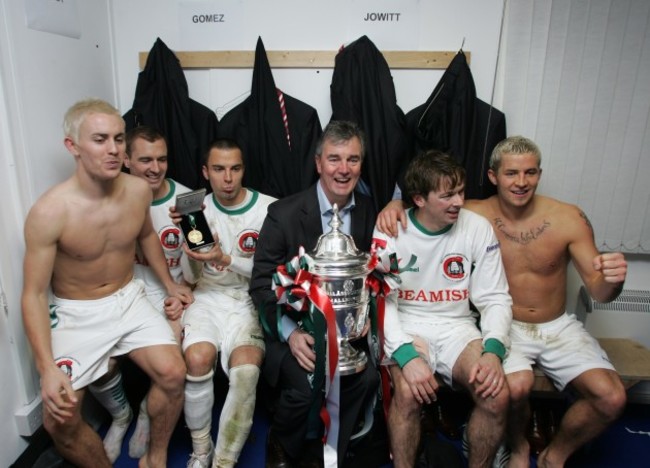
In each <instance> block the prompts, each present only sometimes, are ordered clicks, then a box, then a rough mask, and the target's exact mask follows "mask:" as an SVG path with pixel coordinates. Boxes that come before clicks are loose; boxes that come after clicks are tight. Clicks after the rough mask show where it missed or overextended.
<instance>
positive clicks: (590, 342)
mask: <svg viewBox="0 0 650 468" xmlns="http://www.w3.org/2000/svg"><path fill="white" fill-rule="evenodd" d="M510 340H511V346H510V353H509V354H508V356H507V357H506V359H505V361H504V362H503V369H504V371H505V373H506V374H511V373H513V372H518V371H524V370H532V366H533V364H537V366H538V367H539V368H540V369H541V370H543V371H544V373H545V374H546V375H547V376H548V377H549V378H550V379H551V380H552V381H553V383H554V384H555V387H556V388H557V389H558V390H563V389H564V387H566V386H567V384H569V382H571V381H572V380H573V379H575V378H576V377H578V376H579V375H580V374H582V373H583V372H586V371H588V370H590V369H610V370H615V369H614V366H612V363H611V362H610V361H609V358H608V357H607V353H605V351H604V350H603V349H602V348H601V347H600V344H598V340H596V339H595V338H594V337H592V336H591V335H590V334H589V332H587V330H585V328H584V326H583V325H582V323H581V322H579V321H578V320H577V319H576V317H575V316H574V315H570V314H567V313H566V312H565V313H564V314H562V315H561V316H560V317H558V318H556V319H555V320H552V321H550V322H546V323H525V322H519V321H516V320H513V321H512V327H511V328H510Z"/></svg>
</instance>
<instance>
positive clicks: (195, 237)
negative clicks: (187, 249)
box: [187, 229, 203, 245]
mask: <svg viewBox="0 0 650 468" xmlns="http://www.w3.org/2000/svg"><path fill="white" fill-rule="evenodd" d="M187 238H188V239H189V241H190V242H191V243H192V244H196V245H198V244H202V243H203V234H201V231H197V230H196V229H192V230H191V231H190V232H189V233H188V234H187Z"/></svg>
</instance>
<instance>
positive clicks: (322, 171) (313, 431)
mask: <svg viewBox="0 0 650 468" xmlns="http://www.w3.org/2000/svg"><path fill="white" fill-rule="evenodd" d="M363 155H364V141H363V133H362V131H361V129H360V128H359V127H358V126H357V125H356V124H354V123H351V122H346V121H334V122H330V124H329V125H328V126H327V127H326V128H325V131H324V133H323V135H322V137H321V139H320V140H319V142H318V144H317V147H316V168H317V171H318V173H319V175H320V178H319V180H318V182H316V184H314V185H313V186H311V187H310V188H308V189H307V190H305V191H303V192H300V193H297V194H294V195H291V196H289V197H287V198H284V199H282V200H279V201H277V202H275V203H273V204H271V205H270V206H269V209H268V214H267V217H266V219H265V221H264V224H263V226H262V230H261V231H260V236H259V240H258V244H257V250H256V252H255V258H254V267H253V275H252V279H251V288H250V293H251V296H252V298H253V302H254V303H255V305H256V307H257V308H258V310H259V311H260V318H261V320H262V323H263V325H264V330H265V341H266V359H265V362H264V364H263V368H262V372H263V374H264V376H265V378H266V379H267V381H268V383H269V384H270V385H271V387H273V388H275V389H277V391H278V392H279V398H278V400H277V402H276V403H275V408H274V414H273V421H272V424H271V430H270V433H269V442H268V452H267V467H268V466H273V467H284V466H291V465H292V464H293V463H294V462H296V461H298V462H299V463H300V466H322V463H323V462H322V453H323V445H322V442H320V441H321V437H322V435H323V427H322V424H321V423H320V420H319V418H318V414H319V412H318V409H319V408H320V406H321V404H322V401H323V400H322V399H323V385H322V384H323V379H322V377H321V376H319V372H315V369H316V368H317V361H318V358H317V355H319V353H320V351H319V349H318V348H316V349H315V348H314V346H315V340H314V337H313V336H312V335H310V334H309V333H307V332H306V331H305V330H303V328H302V327H301V326H299V323H298V317H297V316H296V315H293V314H292V313H291V312H289V311H288V310H284V309H280V310H279V309H278V308H277V299H276V297H275V294H274V292H273V290H272V288H271V283H272V276H273V273H274V272H275V271H276V268H277V267H278V265H281V264H285V263H286V262H288V261H290V260H291V259H292V258H293V257H294V256H295V255H297V254H298V250H299V248H300V247H301V246H302V247H304V248H305V251H307V252H310V251H312V250H313V249H314V247H315V246H316V242H317V241H318V238H319V236H320V235H321V234H323V233H324V232H329V230H330V228H329V227H328V223H329V222H330V220H331V218H332V206H333V205H334V204H337V205H338V207H339V216H340V217H341V219H342V221H343V225H342V228H341V229H342V231H343V232H346V233H347V234H349V235H351V236H352V238H353V239H354V241H355V244H356V246H357V248H359V249H360V250H363V251H368V250H369V249H370V242H371V239H372V230H373V225H374V221H375V216H376V214H375V210H374V207H373V204H372V201H371V200H370V199H369V198H367V197H365V196H363V195H361V194H359V193H354V188H355V185H356V184H357V181H358V180H359V176H360V174H361V163H362V161H363ZM314 315H319V314H314ZM315 320H316V319H315ZM319 358H320V359H322V358H323V356H322V355H321V356H319ZM378 384H379V377H378V374H377V371H376V370H375V369H374V368H373V367H372V365H370V364H369V365H368V367H367V368H366V369H365V370H364V371H362V372H360V373H357V374H354V375H347V376H343V377H342V378H341V396H340V408H341V409H340V429H339V437H338V447H337V453H338V460H339V464H340V463H341V461H342V460H343V459H344V457H345V453H346V450H347V447H348V442H349V440H350V437H351V435H352V433H353V431H354V429H355V426H356V425H357V423H358V420H359V416H360V415H361V414H362V413H363V411H364V409H365V407H366V404H367V403H368V402H369V401H371V400H372V398H373V397H374V395H375V392H376V390H377V386H378Z"/></svg>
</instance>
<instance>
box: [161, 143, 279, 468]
mask: <svg viewBox="0 0 650 468" xmlns="http://www.w3.org/2000/svg"><path fill="white" fill-rule="evenodd" d="M203 175H204V177H205V178H206V179H207V180H209V182H210V186H211V188H212V191H213V193H211V194H209V195H207V196H206V198H205V202H204V204H205V210H204V213H205V217H206V220H207V222H208V225H209V226H210V230H211V231H212V234H213V236H214V238H215V244H214V245H213V246H212V248H211V249H210V250H209V251H208V252H204V251H201V252H199V251H190V250H189V248H188V247H187V244H185V245H184V249H185V252H186V253H187V254H188V257H189V258H190V266H191V269H190V271H187V272H186V276H185V278H186V279H187V280H188V281H189V282H191V283H194V282H196V288H195V290H194V297H195V302H194V303H193V304H192V306H191V307H189V308H188V309H187V310H186V311H185V313H184V314H183V318H182V322H183V342H182V348H183V354H184V356H185V362H186V365H187V372H188V375H187V381H186V384H185V408H184V411H185V421H186V423H187V427H188V428H189V429H190V433H191V436H192V448H193V453H192V455H191V456H190V459H189V461H188V464H187V466H188V467H191V468H202V467H208V466H210V461H211V459H213V458H214V459H213V460H212V466H213V467H220V468H222V467H232V466H234V465H235V464H236V463H237V459H238V457H239V454H240V453H241V450H242V447H243V446H244V442H245V441H246V438H247V437H248V434H249V432H250V428H251V425H252V423H253V410H254V408H255V396H256V387H257V381H258V379H259V374H260V366H261V364H262V359H263V357H264V339H263V335H262V330H261V328H260V324H259V320H258V315H257V311H256V310H255V307H254V306H253V302H252V300H251V298H250V296H249V295H248V288H249V281H250V277H251V272H252V269H253V254H254V253H255V247H256V246H257V238H258V235H259V231H260V228H261V227H262V223H263V222H264V218H265V217H266V210H267V207H268V205H269V204H270V203H271V202H273V201H275V199H273V198H271V197H269V196H266V195H263V194H261V193H258V192H256V191H254V190H251V189H247V188H244V187H242V178H243V176H244V163H243V159H242V152H241V149H240V148H239V146H238V145H237V143H236V142H235V141H233V140H229V139H219V140H217V141H215V142H214V143H213V144H212V145H211V147H210V148H209V150H208V153H207V154H206V158H205V161H204V165H203ZM174 221H175V222H180V217H176V218H175V220H174ZM202 250H203V249H202ZM218 355H220V362H221V366H222V368H223V370H224V372H225V373H226V375H227V376H228V379H229V381H230V387H229V390H228V395H227V397H226V401H225V403H224V406H223V409H222V412H221V418H220V420H219V432H218V434H217V441H216V448H214V446H213V443H212V438H211V435H210V430H211V427H212V406H213V404H214V385H213V376H214V368H215V363H216V360H217V356H218Z"/></svg>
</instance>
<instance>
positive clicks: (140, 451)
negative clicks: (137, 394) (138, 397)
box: [129, 396, 149, 459]
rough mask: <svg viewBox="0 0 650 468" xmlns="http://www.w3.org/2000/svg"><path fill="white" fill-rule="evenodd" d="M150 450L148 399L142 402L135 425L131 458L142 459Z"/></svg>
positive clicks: (130, 446) (131, 442)
mask: <svg viewBox="0 0 650 468" xmlns="http://www.w3.org/2000/svg"><path fill="white" fill-rule="evenodd" d="M148 448H149V413H148V412H147V397H146V396H145V397H144V398H143V399H142V402H140V410H139V411H138V419H137V420H136V423H135V430H134V431H133V435H132V436H131V440H129V457H131V458H137V459H140V458H142V457H143V456H144V454H145V453H147V449H148Z"/></svg>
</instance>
